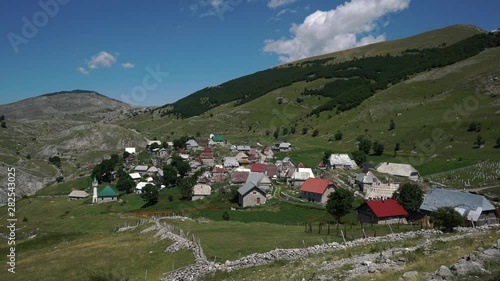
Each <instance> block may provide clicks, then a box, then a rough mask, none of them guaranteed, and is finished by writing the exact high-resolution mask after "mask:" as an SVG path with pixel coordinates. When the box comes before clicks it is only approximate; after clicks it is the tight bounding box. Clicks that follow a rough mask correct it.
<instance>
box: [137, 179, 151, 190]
mask: <svg viewBox="0 0 500 281" xmlns="http://www.w3.org/2000/svg"><path fill="white" fill-rule="evenodd" d="M148 184H151V183H149V182H143V181H141V182H140V183H138V184H137V185H136V186H135V189H139V190H142V189H143V188H144V187H145V186H146V185H148Z"/></svg>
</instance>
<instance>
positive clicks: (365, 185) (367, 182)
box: [355, 171, 380, 192]
mask: <svg viewBox="0 0 500 281" xmlns="http://www.w3.org/2000/svg"><path fill="white" fill-rule="evenodd" d="M355 183H356V184H357V185H358V187H359V188H360V189H361V190H362V191H363V192H366V190H368V189H369V188H370V187H372V185H374V184H376V183H380V180H379V179H378V178H377V177H376V176H375V175H374V174H373V173H372V172H371V171H368V172H366V173H359V174H358V175H357V176H356V180H355Z"/></svg>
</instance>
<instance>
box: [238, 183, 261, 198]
mask: <svg viewBox="0 0 500 281" xmlns="http://www.w3.org/2000/svg"><path fill="white" fill-rule="evenodd" d="M254 189H255V190H256V191H258V192H260V193H262V195H264V196H265V195H266V192H265V191H263V190H262V189H260V188H259V187H257V184H254V183H253V182H251V181H247V182H246V183H245V184H244V185H243V186H242V187H240V188H239V189H238V193H239V194H241V195H242V196H245V194H247V193H249V192H250V191H252V190H254Z"/></svg>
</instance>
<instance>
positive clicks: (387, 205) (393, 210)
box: [358, 199, 408, 218]
mask: <svg viewBox="0 0 500 281" xmlns="http://www.w3.org/2000/svg"><path fill="white" fill-rule="evenodd" d="M365 204H366V205H368V207H369V208H370V209H371V210H372V211H373V213H374V214H375V216H377V218H386V217H398V216H406V215H408V212H406V211H405V209H404V208H403V207H402V206H401V205H399V203H398V200H396V199H387V200H372V201H366V202H365ZM358 208H359V207H358Z"/></svg>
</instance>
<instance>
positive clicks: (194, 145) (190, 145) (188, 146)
mask: <svg viewBox="0 0 500 281" xmlns="http://www.w3.org/2000/svg"><path fill="white" fill-rule="evenodd" d="M198 147H199V145H198V143H197V142H196V141H195V140H194V139H190V140H188V141H187V142H186V149H190V150H195V149H198Z"/></svg>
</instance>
